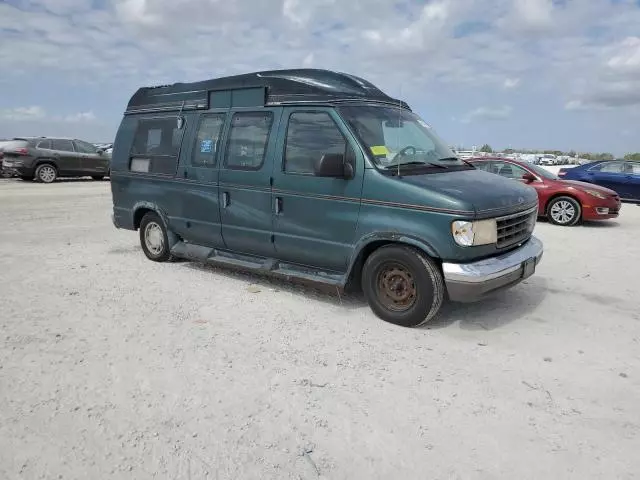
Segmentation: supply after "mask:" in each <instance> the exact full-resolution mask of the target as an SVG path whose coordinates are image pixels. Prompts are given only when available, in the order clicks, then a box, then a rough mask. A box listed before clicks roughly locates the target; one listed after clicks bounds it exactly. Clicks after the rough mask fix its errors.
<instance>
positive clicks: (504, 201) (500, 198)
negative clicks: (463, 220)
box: [400, 170, 538, 218]
mask: <svg viewBox="0 0 640 480" xmlns="http://www.w3.org/2000/svg"><path fill="white" fill-rule="evenodd" d="M400 180H401V181H403V182H406V183H408V184H411V185H415V186H419V187H422V188H424V189H425V190H428V191H431V192H434V193H437V194H439V195H441V196H444V197H447V198H449V199H451V200H454V201H457V202H458V204H459V205H461V206H462V205H465V206H466V208H467V209H469V210H473V211H475V213H476V216H477V217H478V218H489V217H495V216H500V215H508V214H510V213H515V212H519V211H522V210H526V209H527V208H531V207H533V206H536V205H537V204H538V194H537V193H536V191H535V189H534V188H533V187H530V186H528V185H524V184H522V183H520V182H519V181H517V180H511V179H508V178H504V177H501V176H499V175H496V174H494V173H488V172H484V171H482V170H462V171H452V172H442V173H433V174H426V175H406V176H403V177H400Z"/></svg>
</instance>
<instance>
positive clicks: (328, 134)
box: [284, 112, 347, 175]
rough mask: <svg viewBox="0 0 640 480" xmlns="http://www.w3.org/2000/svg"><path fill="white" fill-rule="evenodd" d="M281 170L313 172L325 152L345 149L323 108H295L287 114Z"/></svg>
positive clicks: (343, 150) (343, 140) (339, 135)
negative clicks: (307, 109)
mask: <svg viewBox="0 0 640 480" xmlns="http://www.w3.org/2000/svg"><path fill="white" fill-rule="evenodd" d="M286 142H287V143H286V147H285V154H284V171H285V172H287V173H297V174H306V175H313V173H314V166H315V164H316V162H317V161H318V160H320V159H321V158H322V156H323V155H324V154H326V153H342V154H344V153H345V150H346V147H347V142H346V140H345V138H344V136H343V135H342V133H340V130H338V126H337V125H336V124H335V122H334V121H333V120H332V119H331V117H330V116H329V114H328V113H326V112H295V113H292V114H291V115H290V116H289V125H288V127H287V140H286Z"/></svg>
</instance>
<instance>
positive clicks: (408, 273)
mask: <svg viewBox="0 0 640 480" xmlns="http://www.w3.org/2000/svg"><path fill="white" fill-rule="evenodd" d="M362 291H363V293H364V296H365V298H366V299H367V303H368V304H369V307H370V308H371V310H373V313H375V314H376V315H377V316H378V317H379V318H380V319H382V320H384V321H385V322H389V323H393V324H395V325H400V326H403V327H418V326H420V325H422V324H424V323H426V322H428V321H429V320H432V319H433V318H434V317H435V316H436V314H437V313H438V311H439V310H440V307H441V306H442V301H443V299H444V292H445V287H444V281H443V278H442V273H441V272H440V269H439V268H438V266H437V265H436V263H435V262H434V261H433V260H432V259H431V258H429V257H428V256H426V255H425V254H424V253H422V252H420V251H419V250H417V249H414V248H412V247H408V246H403V245H388V246H384V247H381V248H379V249H378V250H376V251H375V252H373V253H372V254H371V255H370V256H369V258H368V259H367V261H366V262H365V264H364V267H363V268H362ZM394 296H395V297H396V298H394ZM398 297H399V299H398Z"/></svg>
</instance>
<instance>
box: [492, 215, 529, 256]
mask: <svg viewBox="0 0 640 480" xmlns="http://www.w3.org/2000/svg"><path fill="white" fill-rule="evenodd" d="M537 217H538V207H534V208H530V209H529V210H525V211H524V212H518V213H514V214H513V215H507V216H505V217H499V218H496V225H497V228H498V241H497V243H496V246H497V247H498V248H506V247H510V246H511V245H515V244H516V243H519V242H522V241H523V240H527V239H528V238H529V237H530V236H531V234H532V233H533V228H534V227H535V224H536V219H537Z"/></svg>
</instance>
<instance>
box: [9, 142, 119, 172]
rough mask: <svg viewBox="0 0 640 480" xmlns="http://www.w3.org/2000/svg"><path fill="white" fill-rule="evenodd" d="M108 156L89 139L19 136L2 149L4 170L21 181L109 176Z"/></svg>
mask: <svg viewBox="0 0 640 480" xmlns="http://www.w3.org/2000/svg"><path fill="white" fill-rule="evenodd" d="M109 164H110V156H109V155H107V154H106V153H105V152H104V151H103V150H100V149H98V148H96V147H94V146H93V145H92V144H90V143H88V142H84V141H82V140H77V139H68V138H50V137H19V138H14V139H13V143H12V144H11V145H10V146H9V147H5V148H4V158H3V163H2V165H3V169H8V170H12V171H15V172H16V173H17V174H18V175H19V176H20V178H22V179H23V180H33V179H34V178H35V179H36V180H39V181H41V182H44V183H51V182H53V181H55V179H56V178H58V177H85V176H91V177H92V178H93V179H94V180H102V179H103V178H104V177H105V176H108V175H109Z"/></svg>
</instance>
